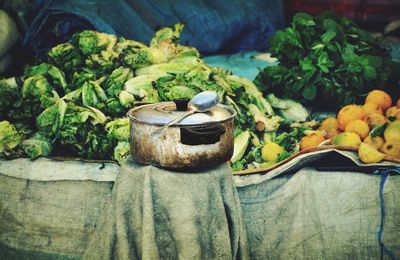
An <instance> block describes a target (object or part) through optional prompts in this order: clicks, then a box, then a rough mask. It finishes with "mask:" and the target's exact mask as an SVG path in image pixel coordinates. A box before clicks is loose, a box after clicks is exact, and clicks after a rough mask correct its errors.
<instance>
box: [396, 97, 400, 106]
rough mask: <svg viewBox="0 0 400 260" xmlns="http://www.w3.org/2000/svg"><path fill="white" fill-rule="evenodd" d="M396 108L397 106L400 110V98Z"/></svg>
mask: <svg viewBox="0 0 400 260" xmlns="http://www.w3.org/2000/svg"><path fill="white" fill-rule="evenodd" d="M396 106H397V107H398V108H400V98H399V99H397V103H396Z"/></svg>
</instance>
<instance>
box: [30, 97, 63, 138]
mask: <svg viewBox="0 0 400 260" xmlns="http://www.w3.org/2000/svg"><path fill="white" fill-rule="evenodd" d="M66 110H67V104H66V103H65V101H64V100H63V99H62V98H59V99H57V101H56V102H55V103H54V104H53V105H51V106H49V107H48V108H46V109H45V110H44V111H43V112H42V113H41V114H40V115H38V116H37V117H36V127H37V129H38V130H39V131H41V132H42V133H44V135H45V136H47V137H49V138H55V137H56V136H57V134H58V130H59V129H60V128H61V127H62V126H63V123H64V116H65V112H66Z"/></svg>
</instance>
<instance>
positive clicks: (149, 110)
mask: <svg viewBox="0 0 400 260" xmlns="http://www.w3.org/2000/svg"><path fill="white" fill-rule="evenodd" d="M183 113H186V111H178V110H177V107H176V104H175V103H174V102H172V101H171V102H161V103H155V104H149V105H142V106H139V107H137V108H134V109H131V110H130V111H129V112H128V116H129V117H130V118H131V119H133V120H136V121H139V122H142V123H147V124H152V125H165V124H166V123H168V122H170V121H171V120H174V119H175V118H177V117H178V116H180V115H182V114H183ZM235 115H236V112H235V111H234V110H233V109H232V108H230V107H227V106H225V105H221V104H218V105H217V106H215V107H213V108H212V109H210V110H209V111H207V112H196V113H194V114H193V115H190V116H187V117H185V118H184V119H182V120H181V121H180V122H179V123H177V124H175V125H178V126H180V125H199V124H209V123H214V122H222V121H225V120H228V119H230V118H232V117H234V116H235Z"/></svg>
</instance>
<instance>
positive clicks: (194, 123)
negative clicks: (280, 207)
mask: <svg viewBox="0 0 400 260" xmlns="http://www.w3.org/2000/svg"><path fill="white" fill-rule="evenodd" d="M177 108H179V109H177ZM186 110H187V101H186V102H184V104H183V105H182V102H161V103H156V104H150V105H142V106H139V107H137V108H133V109H131V110H130V111H129V112H128V116H129V118H130V125H131V133H130V143H131V154H132V157H133V158H134V159H135V160H136V161H138V162H140V163H143V164H152V165H156V166H160V167H163V168H169V169H180V170H183V169H184V170H190V169H199V168H208V167H212V166H215V165H218V164H220V163H223V162H226V161H228V160H229V159H230V158H231V157H232V154H233V140H234V136H233V131H234V121H233V118H234V116H235V114H236V112H235V111H234V110H233V109H231V108H229V107H227V106H224V105H221V104H218V105H217V106H216V107H214V108H212V109H211V110H209V111H208V112H205V113H195V114H193V115H191V116H188V117H186V118H184V119H183V120H181V121H180V122H179V123H177V124H175V125H172V126H170V127H169V128H168V129H167V130H166V132H165V134H164V135H163V136H162V137H155V136H152V133H153V132H154V131H156V130H157V129H159V128H161V127H162V126H163V125H165V124H167V123H168V122H170V121H171V120H172V119H175V118H176V117H178V116H179V115H181V114H182V113H185V112H186Z"/></svg>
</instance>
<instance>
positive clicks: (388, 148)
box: [381, 140, 400, 157]
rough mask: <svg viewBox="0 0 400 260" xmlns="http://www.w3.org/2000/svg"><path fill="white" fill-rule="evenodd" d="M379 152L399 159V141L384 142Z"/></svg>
mask: <svg viewBox="0 0 400 260" xmlns="http://www.w3.org/2000/svg"><path fill="white" fill-rule="evenodd" d="M381 152H383V153H384V154H387V155H390V156H393V157H400V140H389V141H386V143H385V144H384V145H383V146H382V148H381Z"/></svg>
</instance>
